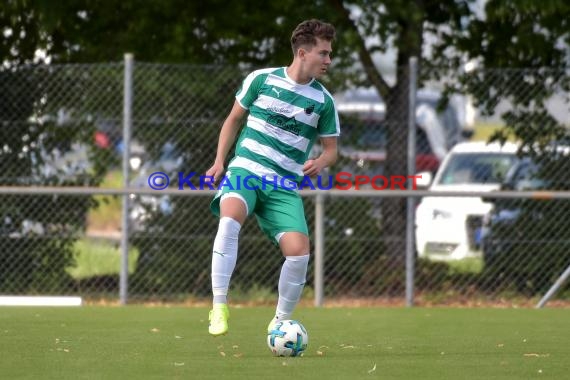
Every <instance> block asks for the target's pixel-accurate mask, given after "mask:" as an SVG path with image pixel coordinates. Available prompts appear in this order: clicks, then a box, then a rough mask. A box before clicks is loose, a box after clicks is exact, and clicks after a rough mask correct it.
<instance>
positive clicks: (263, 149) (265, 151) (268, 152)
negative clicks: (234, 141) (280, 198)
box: [241, 139, 303, 176]
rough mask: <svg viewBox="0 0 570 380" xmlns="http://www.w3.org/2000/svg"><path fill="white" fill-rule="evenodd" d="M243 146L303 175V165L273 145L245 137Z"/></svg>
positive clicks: (288, 169)
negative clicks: (272, 146) (269, 145)
mask: <svg viewBox="0 0 570 380" xmlns="http://www.w3.org/2000/svg"><path fill="white" fill-rule="evenodd" d="M241 146H242V147H244V148H246V149H247V150H249V151H250V152H253V153H256V154H259V155H261V156H264V157H267V158H268V159H270V160H271V161H273V162H275V163H276V164H277V165H278V166H280V167H282V168H283V169H285V170H287V171H290V172H292V173H295V174H297V175H300V176H302V175H303V165H301V164H298V163H297V162H295V161H294V160H292V159H290V158H289V157H287V156H285V155H284V154H283V153H280V152H278V151H276V150H275V149H273V148H271V147H268V146H266V145H262V144H260V143H258V142H257V141H255V140H252V139H244V140H243V141H242V142H241Z"/></svg>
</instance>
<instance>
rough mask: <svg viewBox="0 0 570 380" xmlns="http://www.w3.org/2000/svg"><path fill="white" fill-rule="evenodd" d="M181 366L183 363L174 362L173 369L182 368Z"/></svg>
mask: <svg viewBox="0 0 570 380" xmlns="http://www.w3.org/2000/svg"><path fill="white" fill-rule="evenodd" d="M183 365H184V363H178V362H174V366H175V367H182V366H183Z"/></svg>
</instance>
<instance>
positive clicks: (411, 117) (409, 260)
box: [406, 57, 418, 307]
mask: <svg viewBox="0 0 570 380" xmlns="http://www.w3.org/2000/svg"><path fill="white" fill-rule="evenodd" d="M409 70H410V72H409V80H410V82H409V84H408V85H409V94H408V96H409V98H408V101H409V108H408V176H411V175H415V172H416V91H417V85H416V80H417V79H416V78H417V71H418V59H417V58H416V57H411V58H410V62H409ZM410 186H411V185H410V184H408V190H409V189H410ZM406 199H407V209H406V213H407V217H406V306H409V307H411V306H413V305H414V266H415V265H414V264H415V263H414V261H415V256H416V255H415V247H414V245H415V244H414V232H415V231H414V230H415V209H416V207H415V198H414V197H410V196H408V197H407V198H406Z"/></svg>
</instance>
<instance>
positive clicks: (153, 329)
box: [150, 327, 160, 333]
mask: <svg viewBox="0 0 570 380" xmlns="http://www.w3.org/2000/svg"><path fill="white" fill-rule="evenodd" d="M159 331H160V330H159V329H157V328H156V327H153V328H152V329H150V332H153V333H157V332H159Z"/></svg>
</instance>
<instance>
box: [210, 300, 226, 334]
mask: <svg viewBox="0 0 570 380" xmlns="http://www.w3.org/2000/svg"><path fill="white" fill-rule="evenodd" d="M229 318H230V311H229V309H228V305H226V304H225V303H216V304H214V306H213V308H212V310H210V317H209V320H210V325H209V326H208V332H209V333H210V334H211V335H213V336H220V335H225V334H227V333H228V319H229Z"/></svg>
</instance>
